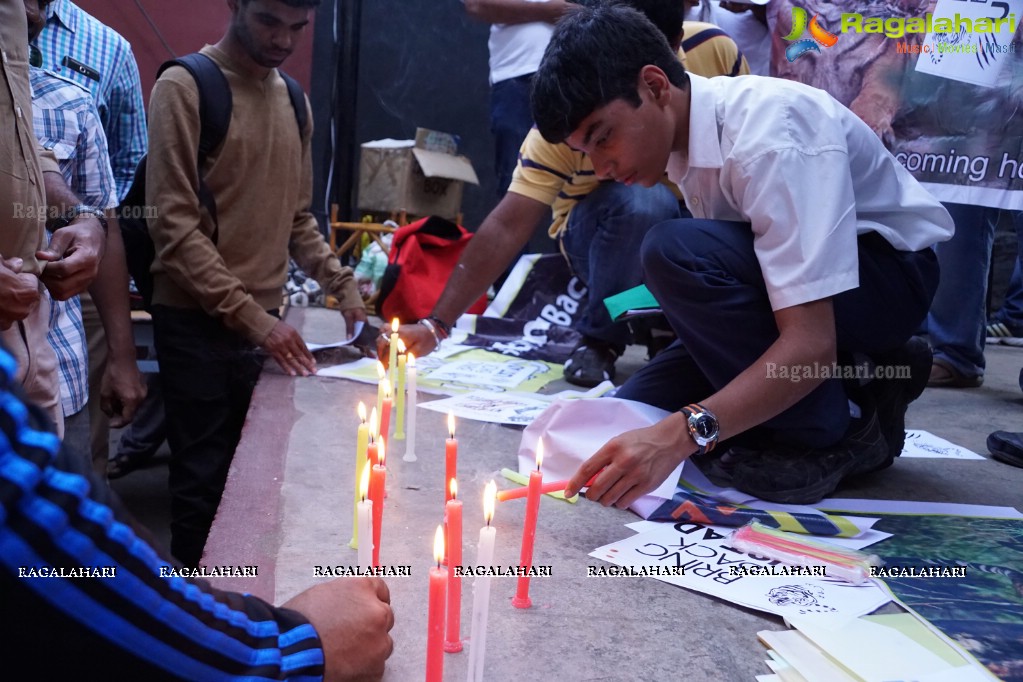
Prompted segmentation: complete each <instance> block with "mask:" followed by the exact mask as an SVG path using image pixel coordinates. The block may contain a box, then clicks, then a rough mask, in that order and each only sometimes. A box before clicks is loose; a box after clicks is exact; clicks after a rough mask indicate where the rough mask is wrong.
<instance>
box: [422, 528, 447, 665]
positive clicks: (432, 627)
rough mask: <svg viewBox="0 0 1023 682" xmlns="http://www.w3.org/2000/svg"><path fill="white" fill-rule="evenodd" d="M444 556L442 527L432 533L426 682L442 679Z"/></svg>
mask: <svg viewBox="0 0 1023 682" xmlns="http://www.w3.org/2000/svg"><path fill="white" fill-rule="evenodd" d="M443 558H444V527H443V526H437V532H436V533H434V534H433V560H434V561H435V562H436V563H437V567H436V568H431V569H430V600H429V604H430V606H429V610H428V611H427V624H426V682H442V681H443V679H444V591H445V590H446V589H447V585H448V569H446V568H441V567H440V562H441V561H442V560H443Z"/></svg>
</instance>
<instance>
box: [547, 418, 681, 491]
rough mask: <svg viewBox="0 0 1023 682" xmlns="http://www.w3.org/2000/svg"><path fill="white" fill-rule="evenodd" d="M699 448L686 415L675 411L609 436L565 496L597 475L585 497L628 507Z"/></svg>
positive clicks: (575, 476) (576, 477)
mask: <svg viewBox="0 0 1023 682" xmlns="http://www.w3.org/2000/svg"><path fill="white" fill-rule="evenodd" d="M694 452H696V443H694V442H693V441H692V439H691V438H690V437H689V431H688V430H687V428H686V423H685V417H684V416H683V415H681V414H680V413H677V412H676V413H675V414H672V415H669V416H668V417H665V418H664V419H662V420H661V421H659V422H658V423H656V424H654V425H653V426H647V427H644V428H642V429H634V430H632V431H626V432H625V433H623V434H621V435H620V436H615V437H614V438H612V439H611V440H609V441H608V442H607V443H606V444H605V445H604V447H602V448H600V450H598V451H597V453H596V454H595V455H593V456H592V457H590V458H589V459H588V460H586V461H585V462H583V464H582V466H580V467H579V470H578V471H576V472H575V475H573V476H572V478H571V479H569V482H568V487H567V488H565V497H571V496H572V495H575V494H576V493H578V492H579V489H580V488H582V487H583V486H585V485H586V482H587V481H589V480H590V479H591V478H593V477H594V476H595V475H596V478H595V479H594V480H593V482H592V483H590V486H589V489H588V490H587V491H586V499H589V500H594V501H595V502H600V503H601V504H602V505H604V506H605V507H609V506H611V505H614V506H616V507H618V508H619V509H626V508H627V507H628V506H629V505H631V504H632V503H633V502H635V501H636V500H638V499H639V498H640V497H642V496H643V495H645V494H646V493H648V492H650V491H651V490H653V489H654V488H656V487H657V486H659V485H660V484H661V483H662V482H664V479H665V478H667V477H668V474H670V473H671V472H672V471H673V470H674V469H675V467H677V466H678V464H679V462H681V461H682V460H684V459H686V458H687V457H689V456H690V455H692V454H693V453H694Z"/></svg>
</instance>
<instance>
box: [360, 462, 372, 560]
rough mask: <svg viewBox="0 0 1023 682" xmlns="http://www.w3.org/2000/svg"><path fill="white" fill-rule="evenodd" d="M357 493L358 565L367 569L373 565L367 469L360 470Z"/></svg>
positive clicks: (370, 506) (370, 504)
mask: <svg viewBox="0 0 1023 682" xmlns="http://www.w3.org/2000/svg"><path fill="white" fill-rule="evenodd" d="M359 493H360V494H361V496H362V501H361V502H359V504H358V505H357V507H358V509H357V510H356V515H357V517H358V521H359V538H360V541H359V565H360V566H363V567H366V568H369V567H370V566H372V565H373V500H370V499H367V498H368V493H369V467H364V468H363V470H362V480H360V481H359Z"/></svg>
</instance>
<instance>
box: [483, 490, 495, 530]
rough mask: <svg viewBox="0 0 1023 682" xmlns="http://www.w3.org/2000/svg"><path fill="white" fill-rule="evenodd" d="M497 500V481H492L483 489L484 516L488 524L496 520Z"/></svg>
mask: <svg viewBox="0 0 1023 682" xmlns="http://www.w3.org/2000/svg"><path fill="white" fill-rule="evenodd" d="M496 501H497V482H496V481H490V483H487V487H486V488H484V490H483V518H484V519H486V521H487V525H488V526H489V525H490V522H491V521H493V520H494V503H495V502H496Z"/></svg>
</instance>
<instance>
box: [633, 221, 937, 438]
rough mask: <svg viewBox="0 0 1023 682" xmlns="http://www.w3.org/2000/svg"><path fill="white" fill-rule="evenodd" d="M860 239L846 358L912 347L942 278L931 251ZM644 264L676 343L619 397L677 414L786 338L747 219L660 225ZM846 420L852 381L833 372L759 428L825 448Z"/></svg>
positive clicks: (648, 242) (841, 342)
mask: <svg viewBox="0 0 1023 682" xmlns="http://www.w3.org/2000/svg"><path fill="white" fill-rule="evenodd" d="M857 244H858V253H859V279H860V285H859V287H857V288H856V289H851V290H849V291H844V292H842V293H840V294H837V295H836V296H834V297H833V298H832V301H833V303H834V310H835V331H836V339H837V346H838V351H839V356H840V357H843V356H849V355H851V354H853V353H862V354H866V355H868V356H869V355H872V354H879V353H885V352H887V351H891V350H893V349H895V348H898V347H900V346H901V345H902V344H904V343H905V342H906V341H907V340H908V339H909V337H910V336H912V334H913V332H914V331H915V330H916V328H917V327H918V325H919V324H920V323H921V321H923V319H924V316H925V315H926V314H927V309H928V307H929V306H930V304H931V298H932V296H933V294H934V289H935V287H936V286H937V281H938V266H937V260H936V258H935V256H934V253H933V252H932V251H931V250H930V249H925V250H923V251H916V252H905V251H896V250H895V249H894V248H893V247H892V246H891V245H890V244H888V242H887V241H885V240H884V238H882V237H881V236H879V235H878V234H876V233H868V234H866V235H862V236H860V238H859V239H858V240H857ZM642 262H643V273H644V276H645V278H646V282H647V286H648V287H649V288H650V291H651V292H653V294H654V296H655V297H656V298H657V300H658V301H660V302H661V305H662V307H663V308H664V313H665V315H666V316H667V318H668V321H669V322H670V323H671V326H672V329H674V331H675V333H676V334H677V335H678V340H677V341H675V343H674V344H672V345H671V346H669V347H668V348H667V349H665V350H664V351H662V352H661V353H659V354H658V355H657V356H656V357H655V358H654V359H653V360H651V361H650V362H648V363H647V364H646V365H645V366H643V367H642V368H641V369H640V370H639V371H638V372H637V373H636V374H634V375H633V376H632V377H630V378H629V380H628V381H626V382H625V384H624V385H623V386H622V387H621V388H620V389H619V390H618V392H617V394H616V397H618V398H626V399H629V400H638V401H641V402H645V403H649V404H651V405H655V406H657V407H660V408H662V409H665V410H670V411H675V410H679V409H681V408H682V407H684V406H685V405H688V404H689V403H692V402H696V401H699V400H703V399H705V398H707V397H708V396H709V395H711V394H712V393H714V392H716V391H719V390H721V389H722V388H723V387H724V386H725V385H726V384H728V383H729V382H730V381H732V380H733V379H734V378H735V377H737V376H738V375H739V374H740V373H741V372H743V371H744V370H745V369H746V368H748V367H750V366H751V365H753V363H754V362H756V361H757V359H758V358H759V357H760V356H761V355H763V353H764V351H766V350H767V348H768V347H769V346H770V345H771V344H772V343H774V341H775V340H776V339H777V338H778V326H777V323H776V321H775V316H774V312H773V311H772V310H771V304H770V300H769V299H768V296H767V288H766V286H765V284H764V279H763V274H762V273H761V270H760V263H759V261H758V260H757V257H756V254H755V252H754V250H753V231H752V229H751V228H750V226H749V224H747V223H739V222H731V221H723V220H676V221H671V222H666V223H661V224H660V225H657V226H656V227H654V228H653V229H652V230H650V233H649V234H648V235H647V237H646V239H645V240H644V242H643V248H642ZM766 371H769V368H765V372H766ZM790 376H791V375H790ZM779 380H782V381H785V380H787V379H786V378H785V377H781V378H780V379H779ZM848 424H849V404H848V398H847V396H846V393H845V387H844V386H843V384H842V381H841V380H839V379H835V378H832V379H828V380H826V381H825V382H824V383H823V384H821V385H820V386H818V387H817V388H816V389H814V390H813V391H812V392H811V393H810V394H809V395H807V396H806V397H804V398H803V399H802V400H800V401H799V402H797V403H796V404H795V405H793V406H792V407H790V408H789V409H787V410H785V411H784V412H782V413H781V414H779V415H777V416H776V417H774V418H772V419H769V420H768V421H766V422H765V423H764V424H763V428H761V429H758V433H762V432H764V431H768V432H770V437H771V438H772V439H773V441H774V442H777V443H782V444H785V445H791V446H798V447H814V448H820V447H827V446H830V445H833V444H834V443H836V442H837V441H838V440H839V439H840V438H841V437H842V436H843V435H844V433H845V430H846V428H847V426H848Z"/></svg>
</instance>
